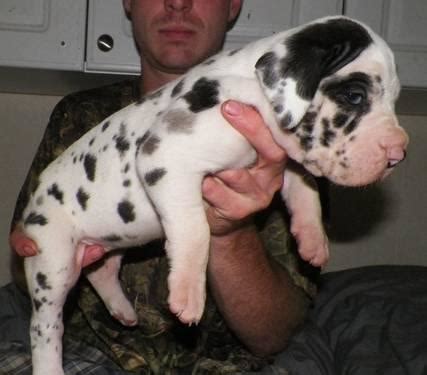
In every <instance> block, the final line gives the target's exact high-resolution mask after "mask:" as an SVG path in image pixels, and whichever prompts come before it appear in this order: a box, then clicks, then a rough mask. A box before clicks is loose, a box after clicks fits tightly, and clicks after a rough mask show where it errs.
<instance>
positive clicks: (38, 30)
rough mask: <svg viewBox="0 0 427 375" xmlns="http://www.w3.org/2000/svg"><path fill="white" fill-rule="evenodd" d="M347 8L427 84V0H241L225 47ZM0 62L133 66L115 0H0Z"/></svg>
mask: <svg viewBox="0 0 427 375" xmlns="http://www.w3.org/2000/svg"><path fill="white" fill-rule="evenodd" d="M342 13H345V14H346V15H348V16H351V17H354V18H357V19H360V20H362V21H364V22H366V23H367V24H369V25H370V26H371V27H372V28H373V29H374V30H375V31H377V32H378V33H380V34H381V35H382V36H383V37H384V38H385V39H386V40H387V42H388V43H389V44H390V45H391V47H392V49H393V51H394V52H395V54H396V60H397V64H398V68H399V75H400V77H401V81H402V83H403V85H404V86H407V87H424V88H425V87H427V0H370V1H362V0H317V1H313V0H268V1H260V0H244V2H243V8H242V11H241V14H240V16H239V19H238V20H237V22H236V24H235V25H234V27H233V28H232V29H231V30H230V31H229V33H228V34H227V38H226V43H225V48H226V49H235V48H238V47H241V46H242V45H244V44H246V43H248V42H250V41H251V40H254V39H258V38H262V37H264V36H268V35H271V34H272V33H275V32H278V31H281V30H284V29H288V28H291V27H294V26H296V25H300V24H302V23H305V22H308V21H310V20H313V19H315V18H319V17H323V16H326V15H332V14H342ZM0 51H1V54H0V66H15V67H32V68H44V69H57V70H78V71H87V72H108V73H118V74H136V73H139V57H138V54H137V52H136V49H135V45H134V42H133V38H132V30H131V26H130V22H129V20H128V19H127V18H126V16H125V14H124V11H123V7H122V2H121V1H120V0H0Z"/></svg>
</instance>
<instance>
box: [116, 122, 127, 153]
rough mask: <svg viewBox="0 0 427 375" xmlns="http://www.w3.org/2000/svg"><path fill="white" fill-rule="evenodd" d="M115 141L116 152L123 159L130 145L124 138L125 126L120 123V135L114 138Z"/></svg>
mask: <svg viewBox="0 0 427 375" xmlns="http://www.w3.org/2000/svg"><path fill="white" fill-rule="evenodd" d="M115 141H116V149H117V151H119V154H120V156H121V157H123V156H124V155H125V153H126V151H128V150H129V148H130V143H129V141H128V139H127V137H126V125H125V124H123V123H122V124H121V125H120V133H119V135H118V136H117V137H116V138H115Z"/></svg>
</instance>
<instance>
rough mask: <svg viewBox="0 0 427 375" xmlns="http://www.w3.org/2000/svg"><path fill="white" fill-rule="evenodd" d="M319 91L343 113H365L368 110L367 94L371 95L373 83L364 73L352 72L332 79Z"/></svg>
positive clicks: (369, 104)
mask: <svg viewBox="0 0 427 375" xmlns="http://www.w3.org/2000/svg"><path fill="white" fill-rule="evenodd" d="M321 90H322V92H323V94H324V95H325V96H326V97H328V98H329V99H330V100H332V101H333V102H335V103H336V104H337V105H338V107H339V108H340V109H341V110H342V111H343V112H344V113H367V112H369V110H370V107H371V103H370V100H369V94H371V93H372V90H373V82H372V79H371V77H370V76H369V75H367V74H366V73H363V72H354V73H351V74H349V75H348V76H345V77H335V78H332V79H330V80H328V81H327V82H325V83H324V84H323V85H322V87H321Z"/></svg>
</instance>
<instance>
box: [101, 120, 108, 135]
mask: <svg viewBox="0 0 427 375" xmlns="http://www.w3.org/2000/svg"><path fill="white" fill-rule="evenodd" d="M109 126H110V121H105V122H104V123H103V124H102V127H101V131H102V132H105V131H106V130H107V129H108V127H109Z"/></svg>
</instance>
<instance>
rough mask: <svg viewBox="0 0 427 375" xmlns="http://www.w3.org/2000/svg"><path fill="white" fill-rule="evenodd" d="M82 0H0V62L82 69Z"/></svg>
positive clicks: (84, 26)
mask: <svg viewBox="0 0 427 375" xmlns="http://www.w3.org/2000/svg"><path fill="white" fill-rule="evenodd" d="M85 29H86V0H72V1H71V0H1V1H0V51H1V53H0V65H3V66H17V67H33V68H48V69H62V70H82V68H83V60H84V45H85Z"/></svg>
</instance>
